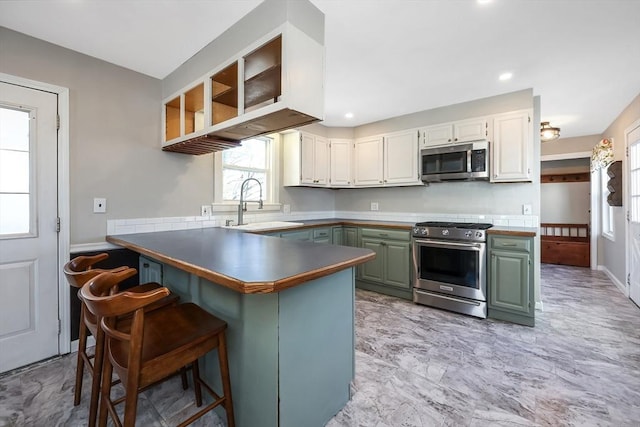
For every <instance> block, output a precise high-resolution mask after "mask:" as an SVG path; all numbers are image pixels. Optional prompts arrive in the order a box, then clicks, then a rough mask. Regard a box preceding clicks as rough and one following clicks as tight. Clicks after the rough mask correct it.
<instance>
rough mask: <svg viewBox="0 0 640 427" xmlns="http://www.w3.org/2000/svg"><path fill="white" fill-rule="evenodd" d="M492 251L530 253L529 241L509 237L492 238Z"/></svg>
mask: <svg viewBox="0 0 640 427" xmlns="http://www.w3.org/2000/svg"><path fill="white" fill-rule="evenodd" d="M491 248H492V249H506V250H512V251H525V252H530V251H531V241H530V240H529V239H516V238H509V237H492V238H491Z"/></svg>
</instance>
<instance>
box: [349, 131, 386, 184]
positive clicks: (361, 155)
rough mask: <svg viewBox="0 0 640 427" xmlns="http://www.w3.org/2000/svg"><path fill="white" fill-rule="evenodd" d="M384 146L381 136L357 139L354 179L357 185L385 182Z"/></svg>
mask: <svg viewBox="0 0 640 427" xmlns="http://www.w3.org/2000/svg"><path fill="white" fill-rule="evenodd" d="M383 148H384V147H383V139H382V137H381V136H375V137H370V138H360V139H356V141H355V143H354V149H353V157H354V162H353V165H354V170H353V172H354V178H353V180H354V184H355V185H356V186H369V187H371V186H380V185H382V184H383V170H384V169H383V163H382V162H383V155H384V149H383Z"/></svg>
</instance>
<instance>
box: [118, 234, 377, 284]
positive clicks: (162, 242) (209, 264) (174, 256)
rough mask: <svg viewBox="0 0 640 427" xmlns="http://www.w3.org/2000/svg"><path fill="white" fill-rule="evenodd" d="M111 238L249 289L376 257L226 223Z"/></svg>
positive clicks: (359, 250)
mask: <svg viewBox="0 0 640 427" xmlns="http://www.w3.org/2000/svg"><path fill="white" fill-rule="evenodd" d="M269 231H270V232H272V231H273V230H269ZM106 240H107V241H108V242H110V243H113V244H116V245H120V246H123V247H126V248H129V249H131V250H133V251H136V252H138V253H140V254H143V255H147V256H149V257H151V258H154V259H157V260H159V261H161V262H163V263H166V264H168V265H171V266H174V267H176V268H179V269H181V270H185V271H187V272H189V273H192V274H195V275H196V276H199V277H202V278H204V279H207V280H209V281H211V282H214V283H217V284H220V285H222V286H226V287H228V288H231V289H233V290H235V291H238V292H241V293H245V294H260V293H271V292H279V291H281V290H284V289H287V288H290V287H293V286H297V285H300V284H302V283H304V282H308V281H310V280H313V279H316V278H318V277H323V276H328V275H330V274H333V273H335V272H337V271H340V270H344V269H345V268H349V267H352V266H355V265H358V264H362V263H364V262H366V261H368V260H370V259H373V258H375V253H374V252H373V251H371V250H369V249H362V248H352V247H347V246H336V245H326V244H321V243H312V242H298V241H291V240H286V239H281V238H279V237H270V236H260V235H256V234H254V233H244V232H239V231H238V230H230V229H225V228H203V229H194V230H180V231H163V232H154V233H139V234H126V235H118V236H107V237H106Z"/></svg>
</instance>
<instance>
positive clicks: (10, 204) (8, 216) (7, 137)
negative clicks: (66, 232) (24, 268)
mask: <svg viewBox="0 0 640 427" xmlns="http://www.w3.org/2000/svg"><path fill="white" fill-rule="evenodd" d="M29 122H30V119H29V112H28V111H22V110H15V109H12V108H5V107H0V236H14V237H15V236H16V235H24V234H28V233H29V232H30V229H31V223H32V216H31V208H32V206H31V204H32V200H31V193H32V190H33V189H32V182H31V177H30V174H31V167H30V166H31V161H32V159H31V156H30V129H29V126H30V123H29Z"/></svg>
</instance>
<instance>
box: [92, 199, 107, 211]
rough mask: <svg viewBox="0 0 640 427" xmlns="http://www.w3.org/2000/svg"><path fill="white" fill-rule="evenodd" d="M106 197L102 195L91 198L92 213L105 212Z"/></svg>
mask: <svg viewBox="0 0 640 427" xmlns="http://www.w3.org/2000/svg"><path fill="white" fill-rule="evenodd" d="M106 212H107V199H105V198H104V197H96V198H94V199H93V213H106Z"/></svg>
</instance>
